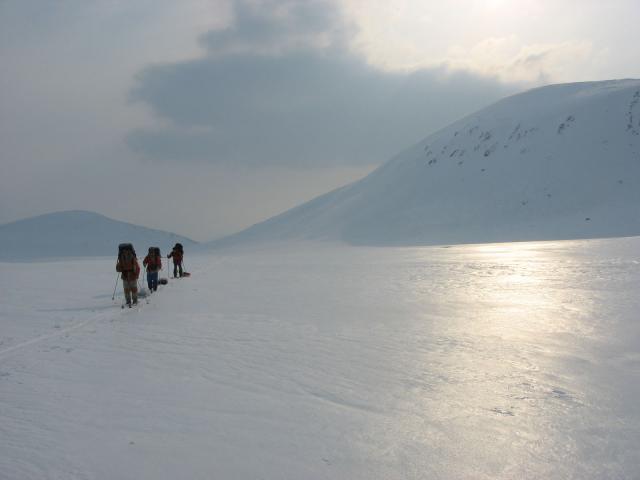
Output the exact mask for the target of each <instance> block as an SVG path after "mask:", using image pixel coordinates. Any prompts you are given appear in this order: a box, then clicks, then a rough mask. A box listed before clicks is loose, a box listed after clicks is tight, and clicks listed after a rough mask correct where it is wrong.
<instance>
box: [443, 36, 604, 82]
mask: <svg viewBox="0 0 640 480" xmlns="http://www.w3.org/2000/svg"><path fill="white" fill-rule="evenodd" d="M593 58H594V48H593V46H592V45H591V43H590V42H588V41H566V42H560V43H531V44H524V43H523V42H522V40H521V39H519V38H518V37H517V36H516V35H511V36H509V37H499V38H496V37H491V38H486V39H484V40H482V41H481V42H478V43H477V44H475V45H474V46H473V47H471V48H470V49H463V48H461V47H451V48H450V49H449V52H448V60H447V64H448V65H449V66H450V67H451V68H453V69H464V70H468V71H473V72H478V74H480V75H484V76H493V77H495V78H499V79H501V80H502V81H504V82H520V83H542V82H547V81H555V82H561V81H571V80H572V79H573V77H572V76H571V72H574V71H576V70H578V69H579V67H580V66H581V65H583V64H586V63H588V62H590V61H592V60H593Z"/></svg>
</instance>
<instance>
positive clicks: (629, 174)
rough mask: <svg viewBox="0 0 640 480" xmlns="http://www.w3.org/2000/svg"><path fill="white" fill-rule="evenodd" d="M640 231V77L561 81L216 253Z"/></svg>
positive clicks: (460, 126)
mask: <svg viewBox="0 0 640 480" xmlns="http://www.w3.org/2000/svg"><path fill="white" fill-rule="evenodd" d="M638 234H640V80H621V81H607V82H596V83H576V84H566V85H554V86H549V87H544V88H539V89H535V90H531V91H528V92H526V93H523V94H519V95H515V96H513V97H510V98H506V99H504V100H502V101H500V102H498V103H496V104H494V105H492V106H490V107H488V108H486V109H484V110H481V111H479V112H478V113H476V114H473V115H471V116H469V117H466V118H464V119H462V120H460V121H458V122H456V123H454V124H453V125H450V126H449V127H447V128H445V129H443V130H441V131H439V132H437V133H434V134H433V135H430V136H429V137H427V138H426V139H425V140H423V141H421V142H420V143H418V144H417V145H415V146H413V147H412V148H409V149H408V150H406V151H405V152H403V153H401V154H399V155H398V156H397V157H395V158H394V159H392V160H391V161H390V162H389V163H387V164H385V165H383V166H382V167H381V168H379V169H377V170H376V171H374V172H373V173H371V174H370V175H369V176H367V177H366V178H364V179H363V180H361V181H359V182H356V183H354V184H351V185H349V186H346V187H344V188H341V189H338V190H336V191H334V192H331V193H329V194H326V195H324V196H322V197H319V198H316V199H315V200H312V201H310V202H309V203H306V204H304V205H301V206H299V207H297V208H294V209H292V210H290V211H288V212H285V213H284V214H282V215H280V216H277V217H274V218H272V219H270V220H268V221H266V222H263V223H261V224H258V225H255V226H253V227H251V228H249V229H248V230H245V231H244V232H241V233H239V234H236V235H234V236H231V237H227V238H226V239H225V240H223V241H217V242H214V243H213V245H216V246H219V245H229V244H232V245H236V244H242V243H254V242H259V241H262V242H264V241H271V242H274V241H281V240H300V239H316V240H322V239H328V240H334V241H335V240H338V241H346V242H348V243H352V244H365V245H390V244H404V245H411V244H448V243H476V242H491V241H513V240H541V239H576V238H598V237H618V236H630V235H638Z"/></svg>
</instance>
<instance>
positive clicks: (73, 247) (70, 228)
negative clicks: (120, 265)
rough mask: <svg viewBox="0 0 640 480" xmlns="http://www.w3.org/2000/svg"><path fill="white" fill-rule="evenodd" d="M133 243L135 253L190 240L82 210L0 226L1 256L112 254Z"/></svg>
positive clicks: (32, 257) (30, 257) (3, 257)
mask: <svg viewBox="0 0 640 480" xmlns="http://www.w3.org/2000/svg"><path fill="white" fill-rule="evenodd" d="M123 242H129V243H133V246H134V247H135V248H136V251H137V252H138V255H140V254H142V253H145V252H146V251H147V248H148V247H150V246H158V247H160V248H161V250H162V251H163V252H164V251H165V250H167V249H168V248H170V247H172V246H173V245H174V244H175V243H176V242H180V243H182V244H183V245H184V246H185V247H188V246H193V245H195V242H194V241H193V240H190V239H188V238H185V237H182V236H180V235H176V234H175V233H169V232H163V231H161V230H153V229H150V228H145V227H140V226H138V225H133V224H130V223H125V222H119V221H117V220H113V219H111V218H107V217H105V216H103V215H99V214H97V213H93V212H85V211H79V210H74V211H68V212H57V213H50V214H47V215H40V216H37V217H31V218H27V219H24V220H18V221H17V222H12V223H7V224H5V225H0V245H2V248H1V249H0V259H1V260H28V259H37V258H57V257H85V256H92V257H93V256H115V255H117V252H118V244H120V243H123Z"/></svg>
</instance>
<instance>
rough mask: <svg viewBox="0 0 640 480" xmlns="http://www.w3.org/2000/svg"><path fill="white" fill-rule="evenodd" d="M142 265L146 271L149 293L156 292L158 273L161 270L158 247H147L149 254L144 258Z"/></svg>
mask: <svg viewBox="0 0 640 480" xmlns="http://www.w3.org/2000/svg"><path fill="white" fill-rule="evenodd" d="M142 265H143V266H144V267H146V269H147V285H148V286H149V292H156V291H157V290H158V272H159V271H160V270H162V257H161V255H160V249H159V248H158V247H149V253H148V255H147V256H146V257H144V260H143V261H142Z"/></svg>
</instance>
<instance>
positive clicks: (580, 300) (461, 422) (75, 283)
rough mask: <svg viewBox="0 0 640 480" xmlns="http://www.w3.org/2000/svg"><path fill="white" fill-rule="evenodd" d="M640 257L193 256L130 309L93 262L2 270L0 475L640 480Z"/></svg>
mask: <svg viewBox="0 0 640 480" xmlns="http://www.w3.org/2000/svg"><path fill="white" fill-rule="evenodd" d="M638 252H640V238H627V239H616V240H587V241H569V242H548V243H519V244H487V245H468V246H459V247H451V248H440V247H419V248H385V249H375V248H364V247H361V248H354V247H342V248H329V247H327V246H325V247H316V248H314V249H309V250H292V249H284V248H283V249H281V250H279V251H274V250H265V251H263V252H260V253H253V254H245V255H242V256H240V255H234V254H229V253H227V254H225V255H224V256H222V255H210V256H205V255H202V256H198V257H194V256H191V257H189V258H190V259H191V260H190V264H191V265H192V271H193V276H192V277H191V278H189V279H182V280H177V281H171V282H170V283H169V285H167V286H165V287H161V288H160V290H159V291H158V293H157V294H154V295H152V297H151V299H150V304H149V305H142V308H141V309H139V310H124V311H122V310H120V308H119V305H113V303H112V302H111V292H112V289H113V282H114V280H115V273H114V272H113V263H112V262H111V261H108V260H106V259H95V260H73V261H69V262H64V263H61V262H52V263H35V262H34V263H27V264H0V268H1V269H2V272H3V275H2V276H0V325H1V326H2V328H1V329H0V478H2V479H21V480H29V479H38V480H39V479H42V478H52V479H53V478H56V479H65V480H76V479H77V480H79V479H82V480H84V479H92V480H111V479H119V480H129V479H130V480H145V479H148V480H163V479H166V480H175V479H257V478H261V479H273V480H283V479H292V480H298V479H305V480H315V479H327V480H328V479H330V480H341V479H344V480H357V479H362V480H371V479H374V480H375V479H409V480H411V479H430V480H438V479H442V480H456V479H460V480H462V479H470V478H472V479H580V480H601V479H637V478H640V466H639V464H638V457H637V453H638V451H640V402H638V399H639V398H640V323H639V322H638V312H640V297H639V296H638V291H640V262H639V261H638ZM120 300H121V296H120V298H118V300H117V302H116V303H119V301H120Z"/></svg>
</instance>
